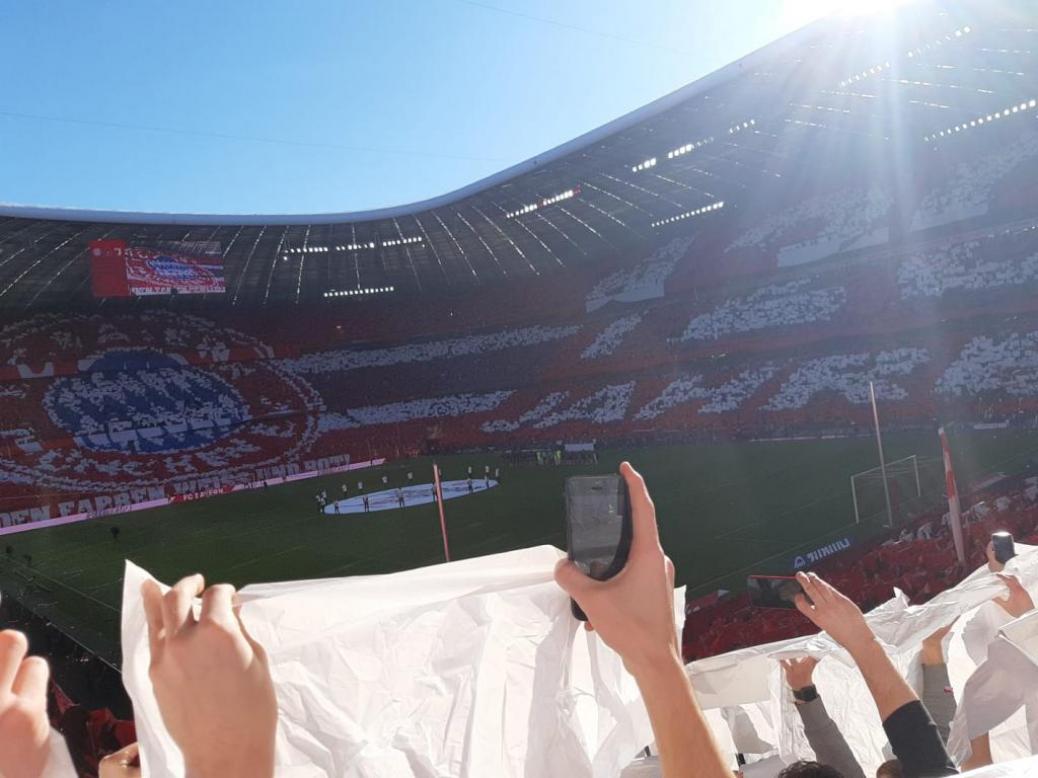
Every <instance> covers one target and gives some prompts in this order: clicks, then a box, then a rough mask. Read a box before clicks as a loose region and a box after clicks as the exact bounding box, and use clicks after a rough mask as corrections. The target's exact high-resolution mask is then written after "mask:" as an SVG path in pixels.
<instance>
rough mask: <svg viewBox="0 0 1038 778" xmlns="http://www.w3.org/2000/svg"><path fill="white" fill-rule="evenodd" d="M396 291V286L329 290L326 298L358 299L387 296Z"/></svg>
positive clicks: (325, 294)
mask: <svg viewBox="0 0 1038 778" xmlns="http://www.w3.org/2000/svg"><path fill="white" fill-rule="evenodd" d="M393 291H396V287H395V286H366V287H363V288H361V289H329V290H328V291H327V292H325V293H324V296H325V297H357V296H359V295H369V294H387V293H389V292H393Z"/></svg>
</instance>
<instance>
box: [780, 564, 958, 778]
mask: <svg viewBox="0 0 1038 778" xmlns="http://www.w3.org/2000/svg"><path fill="white" fill-rule="evenodd" d="M797 580H798V581H800V585H801V586H803V587H804V593H805V594H806V597H805V596H804V595H797V599H796V606H797V609H798V610H799V611H800V612H801V613H803V614H804V615H805V616H807V618H809V619H810V620H811V621H812V622H814V624H815V625H816V626H817V627H819V628H820V629H823V630H825V631H826V633H828V635H829V637H831V638H832V639H833V640H835V641H836V642H837V643H839V644H840V645H841V646H843V647H844V648H845V649H846V650H847V652H848V653H849V654H850V655H851V658H852V659H853V660H854V663H855V664H856V665H857V666H858V670H859V671H861V674H862V677H863V678H864V679H865V683H866V684H867V685H868V687H869V692H871V694H872V699H873V701H874V702H875V703H876V709H877V710H878V711H879V715H880V718H881V719H882V720H883V729H884V730H885V731H886V733H887V737H888V739H889V740H890V745H891V747H892V748H893V750H894V754H895V755H896V756H897V758H898V759H899V760H900V762H901V766H902V769H903V771H904V774H905V777H906V778H915V777H916V776H936V775H954V774H955V773H956V770H955V767H954V766H953V765H952V762H951V759H950V758H949V757H948V753H947V751H946V750H945V747H944V743H943V741H942V740H941V737H940V735H939V734H938V732H937V728H936V727H935V726H934V724H933V722H932V721H930V717H929V715H928V714H927V713H926V709H925V708H923V705H922V703H921V702H919V698H918V697H916V694H915V692H914V691H912V687H911V686H909V685H908V682H907V681H906V680H905V679H904V678H903V677H902V676H901V673H899V672H898V671H897V668H896V667H894V663H893V662H891V661H890V657H889V656H887V653H886V651H884V650H883V646H882V645H880V642H879V640H878V639H877V638H876V635H875V634H874V633H873V631H872V629H871V628H870V627H869V625H868V622H866V621H865V616H864V615H862V612H861V610H860V609H859V608H858V606H857V605H855V604H854V603H853V602H851V600H850V599H848V598H847V597H845V596H844V595H843V594H842V593H841V592H839V591H838V590H837V589H835V588H834V587H832V586H830V585H829V584H828V583H826V582H825V581H823V580H822V579H821V578H819V577H818V576H817V575H815V574H814V573H810V574H805V573H798V574H797ZM808 598H809V599H808Z"/></svg>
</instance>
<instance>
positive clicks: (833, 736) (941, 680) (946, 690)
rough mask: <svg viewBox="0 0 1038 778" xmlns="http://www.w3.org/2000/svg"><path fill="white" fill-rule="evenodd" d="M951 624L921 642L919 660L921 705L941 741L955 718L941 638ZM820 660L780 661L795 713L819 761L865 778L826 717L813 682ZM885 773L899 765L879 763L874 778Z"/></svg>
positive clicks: (848, 776) (896, 772)
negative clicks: (921, 691) (920, 669)
mask: <svg viewBox="0 0 1038 778" xmlns="http://www.w3.org/2000/svg"><path fill="white" fill-rule="evenodd" d="M951 628H952V625H951V624H949V625H948V626H946V627H942V628H941V629H939V630H937V631H936V632H934V633H933V634H932V635H930V636H928V637H927V638H926V639H925V640H924V641H923V649H922V653H921V655H920V659H921V661H922V665H923V698H922V702H923V705H924V706H925V707H926V709H927V712H929V713H930V715H931V716H932V717H933V720H934V724H935V726H936V727H937V731H938V732H939V733H940V736H941V741H942V742H944V743H947V742H948V730H949V728H950V726H951V721H952V719H953V718H955V697H954V696H953V695H952V693H951V681H950V680H949V678H948V666H947V664H945V659H944V649H943V641H944V638H945V637H947V635H948V633H949V632H950V631H951ZM818 662H819V660H817V659H814V658H812V657H804V658H803V659H789V660H783V661H782V669H783V670H784V671H785V674H786V681H787V682H788V683H789V688H790V689H791V690H792V692H793V700H794V703H795V705H796V709H797V713H799V714H800V718H801V721H802V722H803V724H804V734H805V735H806V736H807V742H808V743H809V744H810V745H811V750H813V751H814V752H815V756H816V757H817V758H818V759H819V761H820V762H821V764H823V765H828V766H829V767H833V768H836V770H837V771H838V772H839V774H840V775H841V776H843V778H865V773H864V772H863V771H862V769H861V766H860V765H859V764H858V762H857V760H856V759H855V758H854V754H853V753H852V752H851V749H850V746H848V745H847V741H846V740H845V739H844V737H843V734H842V733H841V732H840V730H839V728H838V727H837V726H836V723H835V722H834V721H833V720H832V719H831V718H830V717H829V713H828V711H827V710H826V709H825V703H823V702H822V698H821V697H820V696H819V694H818V690H817V689H816V688H815V685H814V682H813V674H814V669H815V667H816V666H817V665H818ZM797 775H817V776H820V777H821V776H823V775H824V773H821V772H818V773H807V772H801V773H797ZM884 775H888V776H895V777H896V778H901V776H902V771H901V764H900V762H899V761H898V760H897V759H891V760H890V761H888V762H884V763H883V764H882V765H880V768H879V770H877V772H876V778H884Z"/></svg>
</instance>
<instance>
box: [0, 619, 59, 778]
mask: <svg viewBox="0 0 1038 778" xmlns="http://www.w3.org/2000/svg"><path fill="white" fill-rule="evenodd" d="M28 650H29V642H28V641H27V640H26V639H25V635H23V634H22V633H21V632H16V631H14V630H4V631H3V632H0V776H3V778H38V776H40V775H42V774H43V770H44V768H45V767H46V764H47V756H48V753H49V747H48V740H49V739H50V724H49V722H48V721H47V679H48V678H49V677H50V671H49V669H48V667H47V662H46V661H45V660H44V659H42V658H40V657H38V656H30V657H26V656H25V654H26V652H27V651H28Z"/></svg>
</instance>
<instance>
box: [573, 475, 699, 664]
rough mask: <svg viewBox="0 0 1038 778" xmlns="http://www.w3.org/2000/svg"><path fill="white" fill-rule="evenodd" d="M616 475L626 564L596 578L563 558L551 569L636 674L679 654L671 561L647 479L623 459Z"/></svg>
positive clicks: (678, 656)
mask: <svg viewBox="0 0 1038 778" xmlns="http://www.w3.org/2000/svg"><path fill="white" fill-rule="evenodd" d="M620 474H621V475H622V476H623V478H624V480H625V481H626V482H627V491H628V493H629V495H630V499H631V514H632V526H633V529H634V536H633V538H632V539H631V550H630V553H629V554H628V557H627V564H626V565H624V569H623V570H621V571H620V572H619V573H618V574H617V575H616V576H614V577H613V578H610V579H609V580H606V581H597V580H595V579H592V578H589V577H588V576H586V575H584V573H583V572H581V570H580V569H579V568H578V567H577V566H576V565H575V564H573V562H571V561H570V560H568V559H563V560H560V561H559V564H558V565H557V566H556V568H555V580H556V581H557V582H558V584H559V586H561V587H562V588H563V589H564V590H565V591H566V593H567V594H569V596H570V597H572V598H573V599H574V600H576V601H577V604H578V605H580V607H581V609H582V610H583V611H584V613H585V614H587V617H588V624H589V625H592V626H590V627H589V628H593V629H594V630H595V631H597V632H598V634H599V635H601V636H602V640H604V641H605V642H606V644H607V645H609V646H610V647H611V648H612V649H613V650H614V651H616V652H617V653H618V654H619V655H620V656H621V657H622V658H623V660H624V664H625V665H626V667H627V669H628V670H629V671H630V672H631V674H632V675H634V676H636V677H637V675H638V673H639V672H640V671H642V670H649V669H651V668H653V667H654V666H656V665H658V664H659V663H660V662H661V661H673V660H674V659H678V660H680V657H681V652H680V649H679V647H678V637H677V633H676V631H675V629H674V565H673V563H672V562H671V561H670V560H669V559H668V558H667V557H666V555H665V554H664V553H663V548H662V547H661V546H660V538H659V532H658V530H657V528H656V508H655V506H654V505H653V504H652V498H651V497H649V491H648V489H647V488H646V486H645V480H644V479H643V478H642V477H641V475H639V474H638V472H637V471H636V470H635V469H634V468H633V467H631V465H630V464H629V463H627V462H624V463H623V464H622V465H620Z"/></svg>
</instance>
